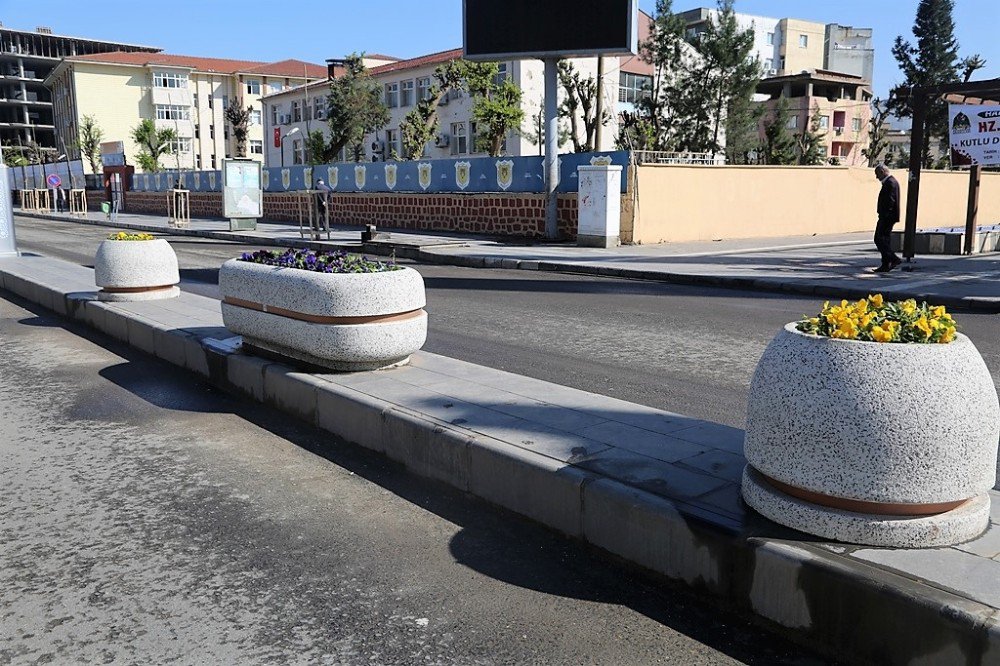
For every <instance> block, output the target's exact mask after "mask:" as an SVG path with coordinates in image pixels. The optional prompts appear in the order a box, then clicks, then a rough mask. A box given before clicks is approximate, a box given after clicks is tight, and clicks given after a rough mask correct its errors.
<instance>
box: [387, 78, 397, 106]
mask: <svg viewBox="0 0 1000 666" xmlns="http://www.w3.org/2000/svg"><path fill="white" fill-rule="evenodd" d="M385 105H386V106H387V107H389V108H390V109H394V108H396V107H397V106H399V84H398V83H387V84H385Z"/></svg>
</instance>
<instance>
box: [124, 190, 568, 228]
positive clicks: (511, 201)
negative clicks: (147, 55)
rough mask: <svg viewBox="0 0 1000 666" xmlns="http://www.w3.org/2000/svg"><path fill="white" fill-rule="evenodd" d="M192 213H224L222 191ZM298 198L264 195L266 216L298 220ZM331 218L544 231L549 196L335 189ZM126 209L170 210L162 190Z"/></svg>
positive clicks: (196, 200)
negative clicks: (351, 192) (368, 192)
mask: <svg viewBox="0 0 1000 666" xmlns="http://www.w3.org/2000/svg"><path fill="white" fill-rule="evenodd" d="M190 197H191V216H192V217H222V195H221V194H220V193H217V192H211V193H209V192H206V193H199V192H192V193H191V195H190ZM297 201H298V198H297V197H296V196H294V195H291V194H278V193H270V192H267V193H265V194H264V217H265V218H266V219H268V220H282V221H287V222H297V221H298V203H297ZM330 201H331V207H330V223H331V225H334V224H342V225H361V224H375V225H377V226H379V227H383V228H393V229H412V230H417V231H454V232H466V233H479V234H489V235H498V236H521V237H539V236H544V235H545V196H544V195H542V194H506V193H503V194H499V193H498V194H390V193H370V194H331V195H330ZM125 212H129V213H150V214H154V215H166V213H167V194H166V193H164V192H128V193H127V195H126V199H125ZM576 228H577V196H576V194H565V195H560V196H559V232H560V235H562V236H563V237H566V238H575V237H576Z"/></svg>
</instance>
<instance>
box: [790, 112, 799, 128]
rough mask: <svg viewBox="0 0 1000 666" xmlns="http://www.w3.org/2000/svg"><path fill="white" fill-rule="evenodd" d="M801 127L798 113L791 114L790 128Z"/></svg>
mask: <svg viewBox="0 0 1000 666" xmlns="http://www.w3.org/2000/svg"><path fill="white" fill-rule="evenodd" d="M798 128H799V116H798V114H796V115H794V116H789V118H788V129H798Z"/></svg>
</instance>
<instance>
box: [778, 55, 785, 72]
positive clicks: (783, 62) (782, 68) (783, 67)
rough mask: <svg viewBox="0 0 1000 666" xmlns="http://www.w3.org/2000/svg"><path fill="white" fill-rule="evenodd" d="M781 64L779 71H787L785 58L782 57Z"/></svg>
mask: <svg viewBox="0 0 1000 666" xmlns="http://www.w3.org/2000/svg"><path fill="white" fill-rule="evenodd" d="M779 62H780V63H781V66H780V67H779V68H778V69H781V70H784V69H785V56H781V60H780V61H779Z"/></svg>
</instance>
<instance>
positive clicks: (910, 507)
mask: <svg viewBox="0 0 1000 666" xmlns="http://www.w3.org/2000/svg"><path fill="white" fill-rule="evenodd" d="M753 469H754V471H755V472H757V474H760V476H761V477H762V478H763V479H764V480H765V481H767V482H768V483H769V484H770V485H772V486H774V487H775V488H776V489H777V490H780V491H781V492H783V493H785V494H786V495H791V496H792V497H797V498H798V499H800V500H805V501H806V502H811V503H812V504H819V505H820V506H825V507H829V508H831V509H840V510H842V511H853V512H854V513H867V514H882V515H887V516H932V515H935V514H938V513H945V512H946V511H951V510H952V509H957V508H958V507H960V506H962V505H963V504H965V503H966V502H968V501H969V500H967V499H964V500H958V501H956V502H938V503H936V504H891V503H887V502H866V501H864V500H855V499H847V498H845V497H835V496H833V495H824V494H823V493H817V492H815V491H812V490H805V489H803V488H797V487H795V486H790V485H788V484H787V483H782V482H781V481H778V480H777V479H772V478H771V477H769V476H768V475H767V474H764V473H763V472H761V471H760V470H759V469H757V468H756V467H754V468H753Z"/></svg>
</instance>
